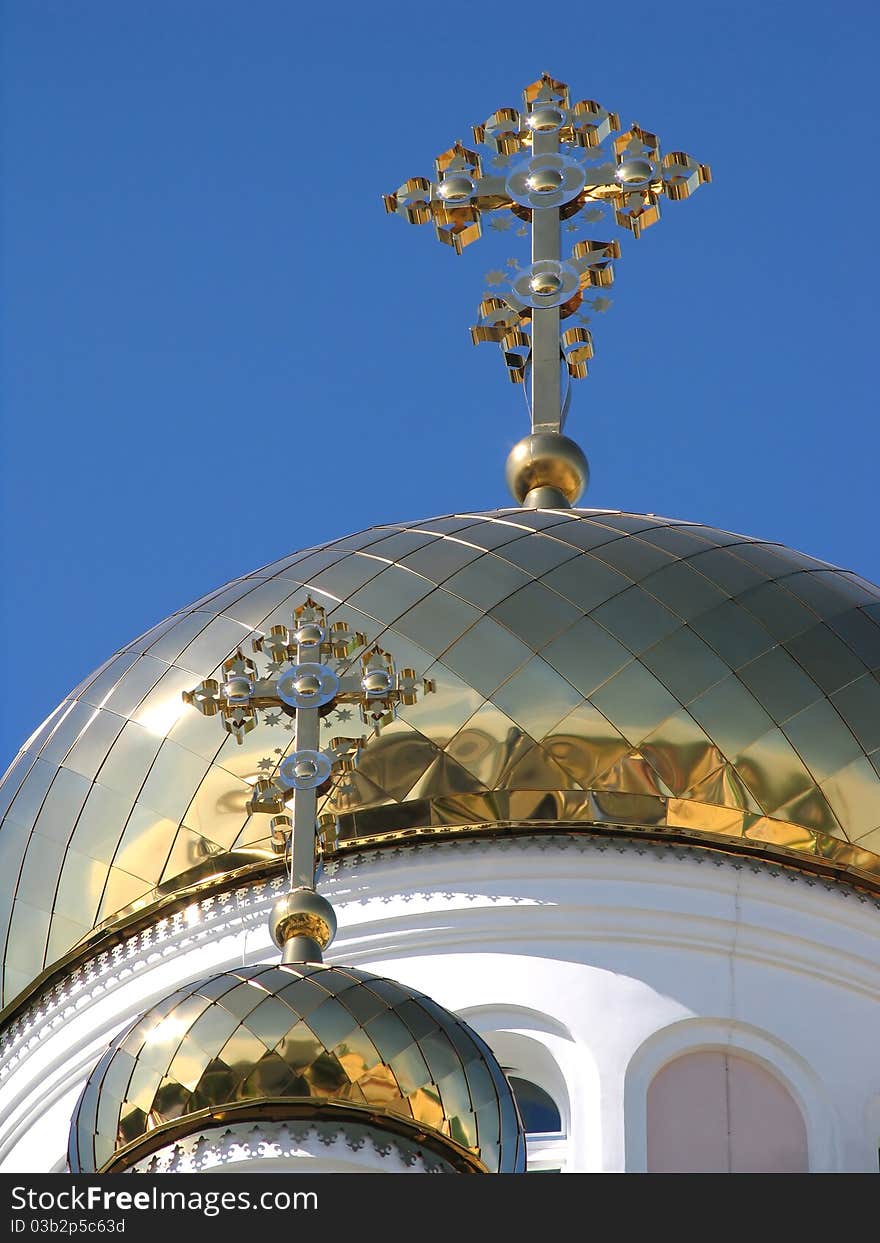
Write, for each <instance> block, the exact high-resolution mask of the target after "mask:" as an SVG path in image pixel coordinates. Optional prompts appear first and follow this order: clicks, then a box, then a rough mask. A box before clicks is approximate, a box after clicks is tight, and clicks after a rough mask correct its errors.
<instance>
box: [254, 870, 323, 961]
mask: <svg viewBox="0 0 880 1243" xmlns="http://www.w3.org/2000/svg"><path fill="white" fill-rule="evenodd" d="M269 931H270V932H271V934H272V940H273V941H274V942H275V944H276V945H277V946H278V948H279V949H280V950H281V951H282V961H283V962H320V961H321V951H322V950H325V949H326V948H327V946H328V945H329V944H330V942H331V941H332V940H333V938H334V936H335V935H336V915H335V914H334V912H333V907H332V906H331V905H330V903H329V902H328V901H327V899H326V898H322V897H321V895H320V894H319V893H316V892H315V891H314V889H306V888H302V889H292V890H291V891H290V892H289V893H285V894H282V895H281V897H280V898H279V899H278V900H277V902H276V903H275V904H274V906H273V907H272V910H271V911H270V913H269Z"/></svg>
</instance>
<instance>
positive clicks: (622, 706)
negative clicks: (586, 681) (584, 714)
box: [592, 663, 680, 746]
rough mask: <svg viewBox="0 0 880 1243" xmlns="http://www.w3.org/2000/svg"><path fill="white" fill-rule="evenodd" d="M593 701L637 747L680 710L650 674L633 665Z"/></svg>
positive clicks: (602, 690)
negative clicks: (662, 722)
mask: <svg viewBox="0 0 880 1243" xmlns="http://www.w3.org/2000/svg"><path fill="white" fill-rule="evenodd" d="M592 700H593V703H594V704H595V705H596V707H597V708H598V709H599V711H600V712H602V713H603V714H604V715H605V716H606V717H607V718H608V720H609V721H610V722H611V724H612V725H614V726H615V727H616V728H617V729H618V730H619V731H620V733H621V734H623V736H624V738H626V739H627V741H628V742H629V743H631V745H633V746H638V745H639V744H640V743H641V742H642V741H643V739H645V738H647V737H648V735H649V734H650V733H652V731H653V730H655V729H656V728H657V726H658V725H659V724H660V723H661V721H665V720H666V718H667V717H670V716H672V715H673V714H674V713H675V712H677V711H678V709H679V707H680V704H679V702H678V700H677V699H675V698H674V697H673V696H672V695H670V693H669V691H668V690H666V688H665V686H663V685H662V684H661V683H660V682H658V681H657V679H656V678H655V677H654V675H653V674H652V673H650V672H649V671H648V670H647V669H645V668H644V666H643V665H639V664H635V663H634V664H630V665H627V666H626V668H625V669H622V670H621V671H620V673H616V674H615V675H614V677H613V678H611V680H610V681H608V682H606V683H605V685H604V686H602V687H600V689H599V690H598V691H596V693H595V694H594V695H593V696H592Z"/></svg>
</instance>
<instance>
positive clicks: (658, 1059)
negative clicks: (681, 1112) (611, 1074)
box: [624, 1018, 840, 1173]
mask: <svg viewBox="0 0 880 1243" xmlns="http://www.w3.org/2000/svg"><path fill="white" fill-rule="evenodd" d="M706 1049H720V1050H723V1051H724V1052H729V1053H732V1054H736V1055H737V1056H740V1057H745V1058H751V1059H752V1060H753V1061H756V1062H758V1063H759V1064H760V1065H761V1066H763V1067H764V1069H765V1070H767V1071H769V1072H770V1073H771V1074H772V1075H775V1077H776V1078H777V1079H779V1080H780V1082H781V1083H782V1084H783V1085H784V1086H785V1087H786V1088H787V1089H788V1091H789V1092H790V1093H791V1095H792V1097H793V1098H794V1100H795V1102H796V1103H797V1105H798V1107H799V1108H800V1111H801V1113H802V1114H803V1117H804V1123H805V1125H806V1129H807V1151H808V1159H809V1169H810V1173H833V1172H835V1171H836V1170H838V1169H839V1168H840V1152H839V1142H838V1136H837V1126H836V1122H835V1117H834V1113H833V1111H832V1109H831V1105H830V1102H829V1100H828V1096H827V1093H826V1091H825V1089H824V1087H823V1084H822V1081H821V1080H820V1078H819V1076H818V1075H817V1074H816V1072H815V1071H814V1070H813V1068H812V1067H811V1066H810V1065H809V1063H807V1062H806V1061H805V1060H804V1058H802V1057H801V1056H800V1055H799V1054H798V1053H796V1052H795V1051H794V1050H793V1049H792V1048H790V1047H789V1046H788V1045H787V1044H785V1043H784V1042H783V1041H781V1040H778V1039H777V1038H776V1037H775V1036H772V1035H771V1034H770V1033H769V1032H765V1031H761V1030H760V1029H759V1028H757V1027H752V1026H751V1025H749V1024H747V1023H740V1022H738V1021H736V1020H732V1019H712V1018H689V1019H682V1020H680V1021H679V1022H676V1023H671V1024H669V1026H667V1027H663V1028H660V1030H659V1031H656V1032H654V1033H653V1034H652V1035H650V1036H649V1037H648V1038H647V1040H645V1041H643V1043H642V1044H641V1045H640V1046H639V1048H638V1049H637V1050H636V1051H635V1053H634V1054H633V1056H632V1057H631V1058H630V1060H629V1064H628V1065H627V1068H626V1073H625V1079H624V1138H625V1145H626V1170H627V1172H628V1173H630V1172H631V1173H646V1172H647V1169H648V1120H647V1101H648V1088H649V1086H650V1084H651V1081H652V1080H653V1078H654V1076H655V1075H656V1074H657V1073H658V1072H659V1071H660V1070H662V1069H663V1067H664V1066H666V1065H668V1063H669V1062H672V1061H674V1060H675V1059H676V1058H678V1057H681V1056H682V1055H683V1054H685V1053H695V1052H698V1051H702V1050H706Z"/></svg>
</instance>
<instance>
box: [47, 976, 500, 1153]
mask: <svg viewBox="0 0 880 1243" xmlns="http://www.w3.org/2000/svg"><path fill="white" fill-rule="evenodd" d="M279 984H280V985H281V987H280V988H279ZM388 997H394V998H396V999H398V1000H397V1001H390V1000H388ZM316 1002H317V1003H318V1004H317V1005H316ZM423 1003H424V1004H423ZM398 1010H399V1013H397V1012H396V1011H398ZM358 1013H360V1014H369V1015H370V1016H371V1017H370V1019H369V1020H363V1019H358V1018H357V1014H358ZM404 1015H405V1016H406V1017H407V1018H408V1020H409V1023H410V1024H412V1026H411V1027H410V1026H408V1024H407V1022H405V1021H403V1018H402V1017H401V1016H404ZM318 1029H320V1031H321V1033H322V1034H320V1035H319V1033H318ZM368 1029H369V1030H368ZM416 1030H417V1031H418V1032H419V1033H420V1035H419V1036H418V1037H417V1036H416V1035H415V1034H414V1031H416ZM258 1032H262V1033H263V1034H262V1035H258V1034H257V1033H258ZM342 1032H345V1033H346V1034H345V1036H344V1037H343V1036H339V1037H338V1038H337V1036H335V1035H334V1033H342ZM371 1033H374V1034H371ZM379 1045H384V1046H385V1050H386V1054H387V1056H386V1057H383V1055H382V1053H381V1051H380V1048H379ZM422 1047H425V1048H429V1049H430V1057H431V1058H432V1059H433V1060H434V1061H435V1063H437V1064H441V1063H442V1065H443V1067H444V1074H443V1078H442V1086H441V1085H438V1084H437V1083H436V1082H435V1081H434V1079H433V1078H432V1075H431V1072H430V1070H429V1069H428V1065H427V1063H426V1061H425V1058H424V1057H423V1056H422V1053H421V1052H420V1049H421V1048H422ZM392 1050H393V1052H392ZM496 1070H497V1068H496ZM497 1073H498V1075H499V1084H501V1085H502V1086H501V1088H490V1089H489V1090H487V1087H486V1084H487V1080H488V1079H489V1072H488V1070H487V1068H486V1066H485V1064H484V1054H483V1053H482V1051H481V1049H480V1048H479V1046H478V1045H477V1044H476V1042H475V1040H474V1039H472V1038H471V1036H470V1034H469V1029H468V1028H466V1027H465V1026H464V1025H463V1024H461V1023H460V1022H459V1021H458V1020H456V1019H455V1017H454V1016H453V1015H451V1014H450V1015H447V1014H446V1012H445V1011H443V1010H441V1009H440V1007H438V1006H436V1005H434V1003H432V1002H430V1001H428V1000H427V999H426V998H422V997H420V995H419V994H413V993H410V991H409V990H407V989H404V988H403V987H402V986H401V985H397V984H392V983H391V982H390V981H386V980H382V979H380V978H378V977H376V976H373V975H370V974H369V973H368V972H363V971H355V970H353V969H350V968H341V967H327V966H309V967H306V968H303V969H302V970H299V969H297V968H294V967H290V966H284V967H281V968H277V967H266V966H257V967H246V968H242V969H241V970H237V971H231V972H227V973H225V974H224V975H220V976H214V977H212V978H211V979H209V980H203V981H200V982H197V983H195V984H193V985H191V986H190V989H189V992H188V993H186V992H184V994H183V995H180V994H178V995H177V996H176V997H174V998H172V999H171V1001H170V1003H169V1002H163V1003H160V1004H159V1005H158V1006H157V1007H155V1009H154V1010H153V1011H151V1012H150V1013H148V1014H147V1015H146V1016H144V1018H142V1019H140V1020H139V1021H138V1022H137V1023H135V1024H133V1025H132V1026H131V1027H130V1028H129V1029H128V1030H127V1031H126V1032H124V1033H122V1035H120V1036H118V1037H117V1038H116V1040H115V1041H114V1042H113V1045H112V1046H111V1049H110V1050H109V1051H108V1053H107V1054H105V1056H104V1057H103V1058H102V1059H101V1062H100V1063H99V1064H98V1066H97V1067H96V1069H95V1071H94V1072H93V1075H92V1078H91V1079H90V1081H89V1083H88V1084H87V1085H86V1088H85V1090H84V1092H83V1095H82V1097H81V1099H80V1102H79V1104H78V1106H77V1111H76V1114H75V1117H74V1125H73V1128H72V1130H71V1149H70V1162H71V1169H72V1170H73V1171H75V1172H79V1171H94V1170H100V1169H102V1168H106V1167H107V1166H108V1165H109V1164H110V1163H111V1162H112V1161H113V1160H114V1158H115V1157H116V1155H117V1154H118V1152H119V1150H121V1149H125V1148H126V1147H127V1146H128V1145H132V1146H133V1147H134V1149H137V1146H138V1145H139V1144H141V1145H143V1144H144V1143H145V1142H147V1143H148V1142H149V1140H150V1135H151V1133H152V1132H155V1131H156V1130H157V1129H158V1130H159V1131H160V1132H161V1131H162V1130H163V1128H167V1126H168V1124H169V1123H171V1122H174V1121H179V1120H185V1119H186V1118H187V1117H188V1116H189V1115H196V1114H198V1113H199V1111H203V1110H206V1109H212V1108H213V1109H216V1108H217V1107H221V1106H230V1107H231V1106H236V1107H241V1106H247V1105H248V1104H249V1103H254V1104H255V1105H257V1104H258V1105H259V1106H260V1108H261V1109H264V1108H266V1107H271V1106H274V1107H276V1109H280V1110H281V1112H280V1114H279V1113H276V1115H275V1116H280V1117H284V1116H285V1113H284V1109H285V1108H287V1109H288V1111H289V1112H288V1114H287V1115H286V1116H289V1117H293V1116H302V1113H301V1112H300V1114H297V1115H295V1114H294V1113H293V1112H292V1111H293V1110H294V1109H299V1110H300V1111H302V1109H303V1108H304V1107H306V1106H308V1105H309V1103H311V1104H312V1105H313V1106H315V1107H316V1108H317V1107H318V1106H321V1105H326V1104H338V1105H345V1106H346V1107H349V1108H351V1109H353V1110H355V1111H357V1110H365V1111H368V1113H369V1114H370V1116H371V1122H372V1125H374V1126H377V1127H379V1128H380V1129H381V1127H382V1121H381V1118H382V1116H383V1115H386V1114H390V1115H392V1116H396V1117H399V1118H400V1119H403V1120H406V1121H407V1122H414V1123H418V1124H419V1125H420V1126H422V1127H425V1128H428V1129H429V1130H430V1131H431V1132H432V1133H435V1134H436V1135H437V1136H438V1137H440V1136H446V1137H451V1138H452V1139H453V1140H454V1141H455V1143H457V1144H460V1145H462V1146H463V1147H465V1148H467V1149H469V1151H470V1152H471V1153H472V1154H473V1155H474V1156H475V1157H479V1156H480V1155H481V1147H480V1145H481V1137H482V1136H483V1135H485V1137H486V1140H487V1141H488V1143H487V1149H488V1150H489V1151H491V1150H492V1145H493V1144H494V1141H495V1138H496V1137H497V1136H498V1135H499V1133H500V1134H501V1135H503V1136H504V1140H503V1143H502V1150H501V1152H500V1153H498V1154H497V1156H496V1161H497V1162H498V1165H496V1167H495V1168H499V1166H500V1163H501V1162H502V1161H503V1162H504V1165H503V1168H505V1169H510V1170H515V1169H520V1168H523V1165H524V1155H525V1153H524V1139H523V1135H522V1131H521V1127H520V1125H519V1121H518V1118H517V1114H516V1107H515V1105H514V1103H513V1097H512V1094H511V1093H510V1091H509V1089H506V1085H504V1081H503V1079H502V1078H501V1076H500V1072H497ZM472 1100H475V1101H477V1102H479V1103H478V1104H477V1105H472V1104H471V1101H472ZM270 1116H271V1115H270ZM306 1116H308V1115H306ZM314 1116H317V1115H316V1114H315V1115H314ZM192 1126H193V1128H195V1127H196V1126H198V1121H195V1120H194V1122H193V1124H192ZM182 1133H184V1134H185V1133H187V1132H186V1131H184V1132H182ZM490 1168H491V1166H490Z"/></svg>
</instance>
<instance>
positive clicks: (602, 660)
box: [541, 617, 633, 695]
mask: <svg viewBox="0 0 880 1243" xmlns="http://www.w3.org/2000/svg"><path fill="white" fill-rule="evenodd" d="M541 656H542V657H543V659H544V660H545V661H546V662H547V663H548V664H549V665H552V666H553V668H554V669H555V670H556V672H557V673H559V674H560V675H561V676H562V677H564V678H565V679H566V681H568V682H569V683H570V684H571V685H572V686H573V687H575V689H576V690H579V691H580V692H581V694H582V695H591V694H592V693H593V691H595V690H597V689H598V688H599V687H600V686H601V685H602V683H603V682H607V681H608V679H609V678H610V677H613V676H614V674H615V673H617V672H618V671H619V670H620V669H622V668H623V667H624V665H628V664H629V662H630V661H631V660H632V659H633V655H632V652H630V651H629V650H628V648H625V647H624V646H623V644H622V643H618V641H617V640H616V639H615V638H613V637H612V636H611V635H610V634H609V633H608V631H607V630H605V628H604V627H603V626H600V625H599V624H598V622H595V621H593V620H592V618H590V617H583V618H581V619H580V621H576V622H575V623H574V625H573V626H570V627H569V628H568V629H567V630H566V631H565V632H564V633H563V634H561V635H560V636H559V637H558V638H557V639H554V640H553V642H552V643H550V644H548V645H547V647H545V648H542V650H541Z"/></svg>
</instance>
